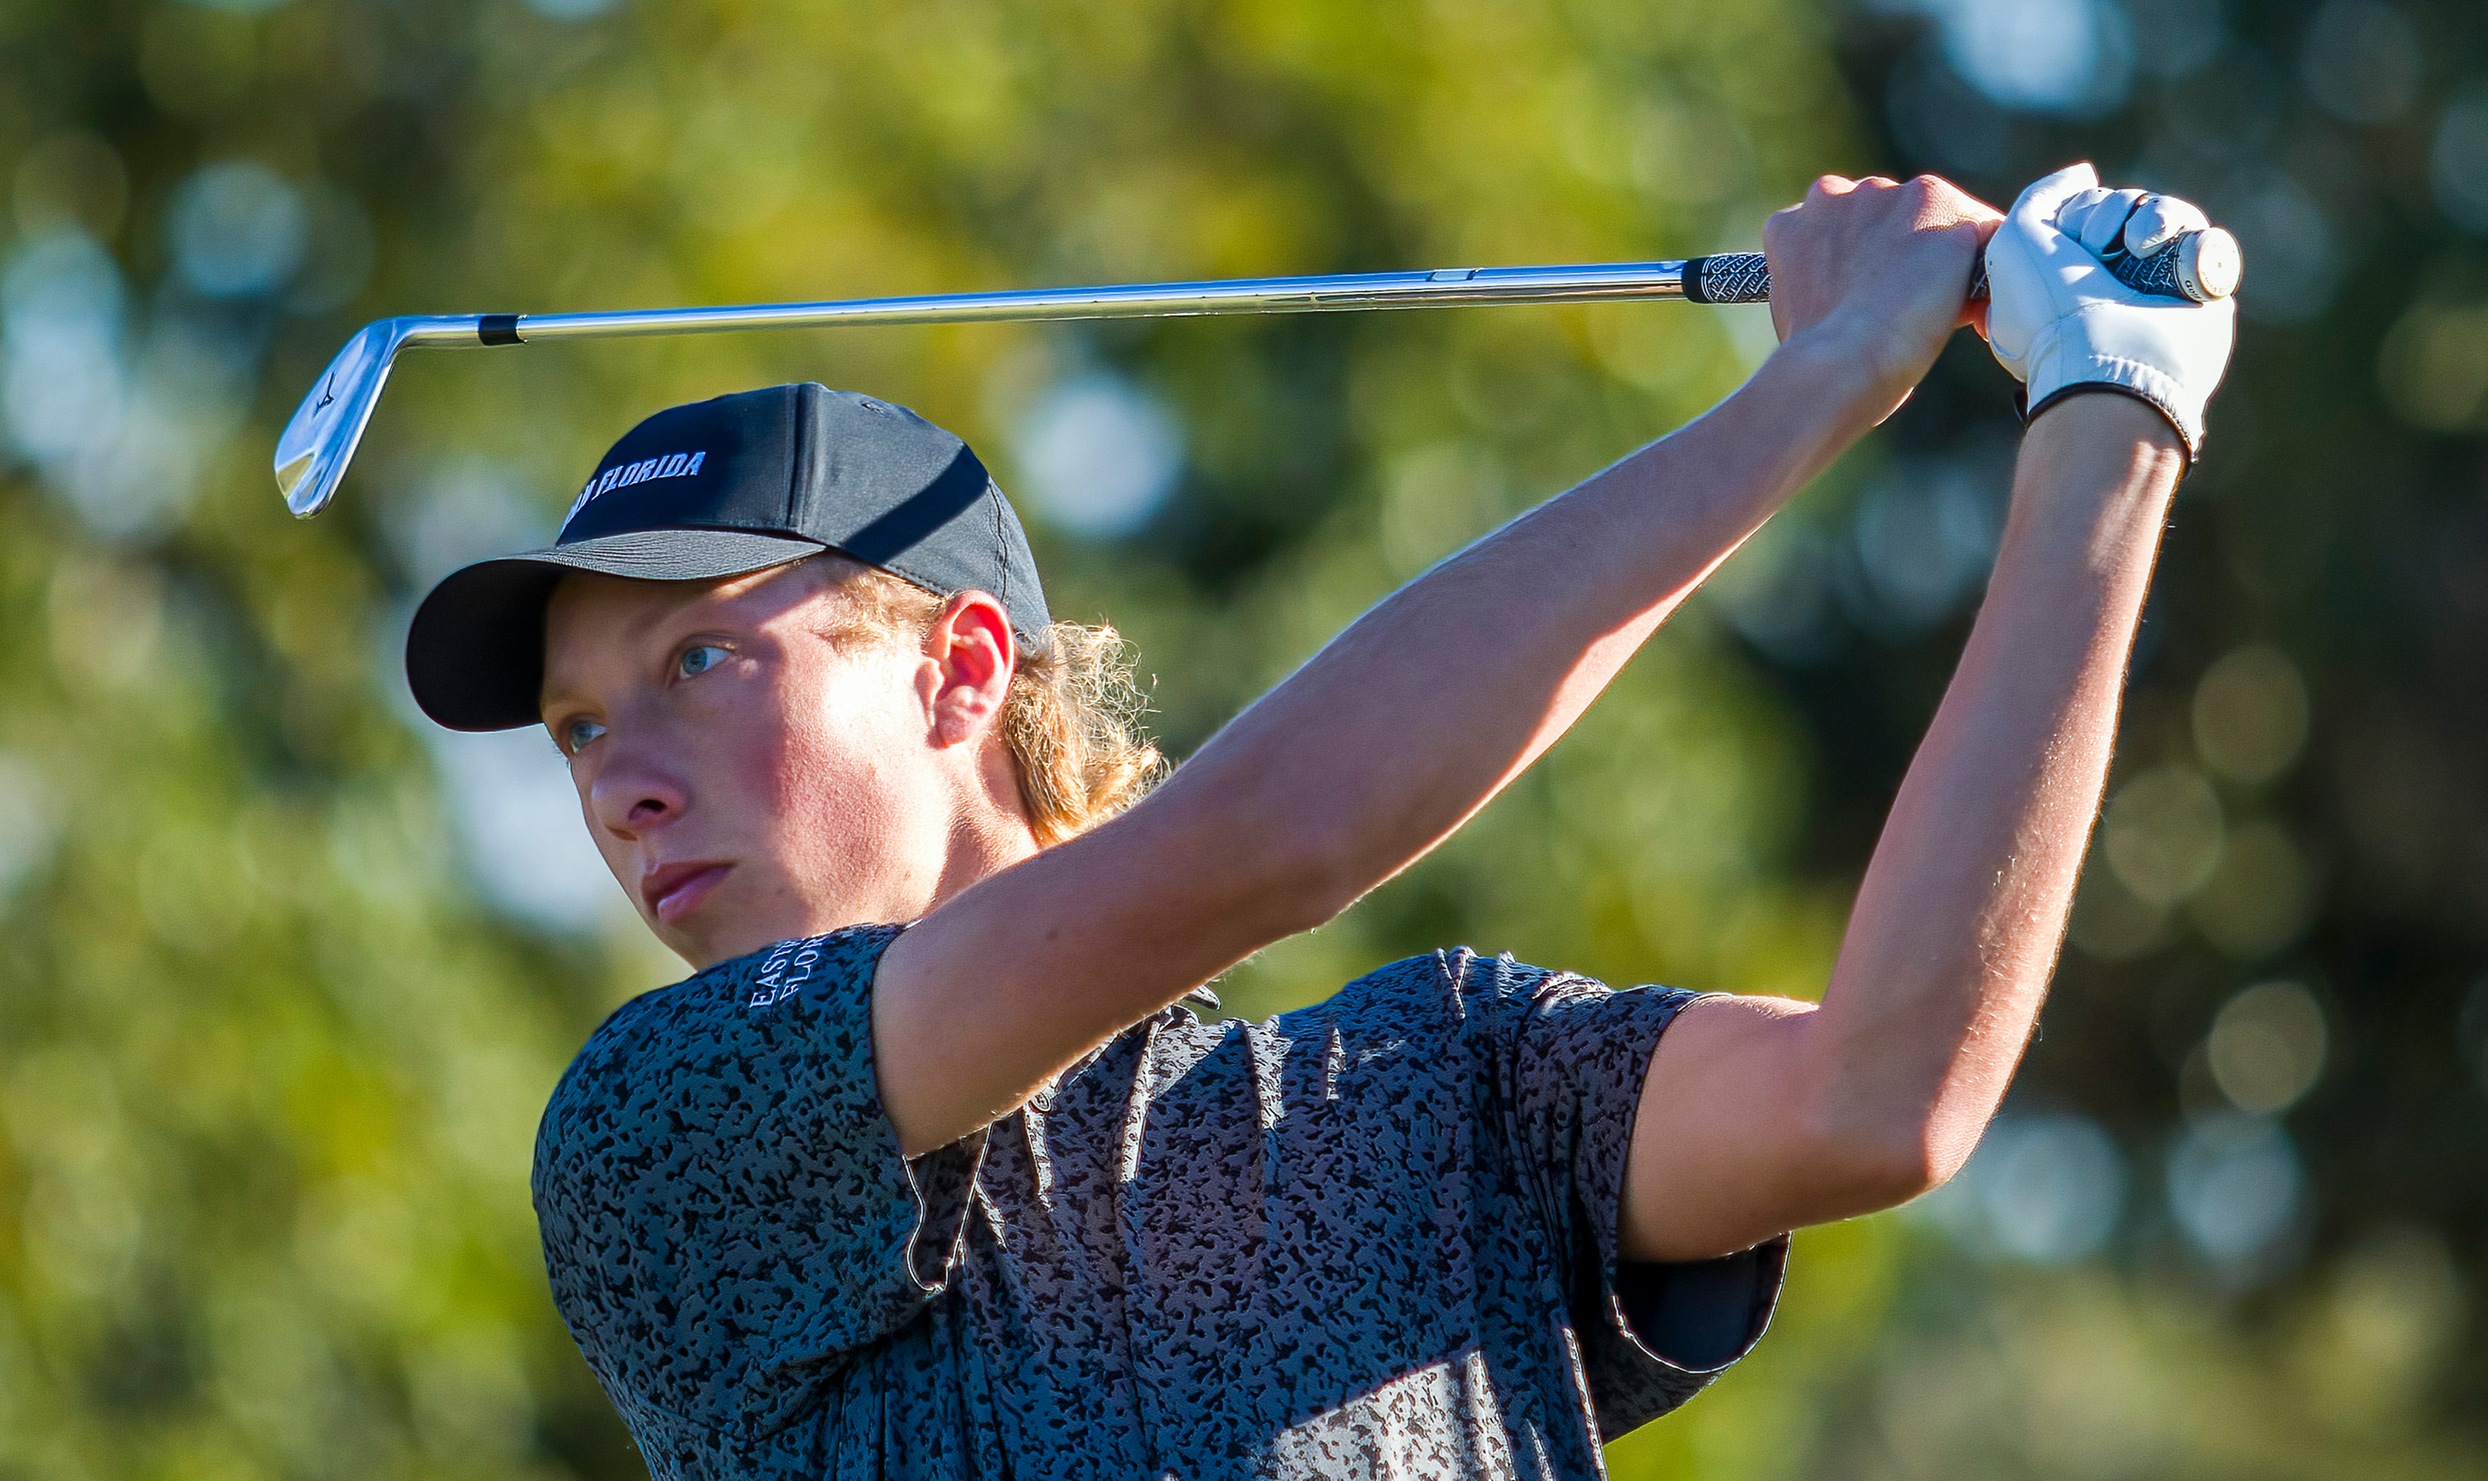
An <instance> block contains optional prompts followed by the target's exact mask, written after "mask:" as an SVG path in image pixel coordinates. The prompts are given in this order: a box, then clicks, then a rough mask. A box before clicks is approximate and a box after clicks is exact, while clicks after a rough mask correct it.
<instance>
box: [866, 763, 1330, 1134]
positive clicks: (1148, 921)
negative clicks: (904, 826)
mask: <svg viewBox="0 0 2488 1481" xmlns="http://www.w3.org/2000/svg"><path fill="white" fill-rule="evenodd" d="M1187 783H1190V785H1187ZM1218 789H1219V783H1218V782H1217V781H1215V780H1214V779H1211V778H1206V777H1193V776H1191V775H1189V773H1188V772H1187V773H1178V774H1177V776H1176V777H1174V778H1172V779H1170V780H1169V781H1168V782H1167V783H1166V785H1165V786H1163V787H1161V788H1160V789H1159V790H1158V791H1157V792H1156V793H1155V794H1153V795H1152V796H1150V797H1149V798H1148V799H1147V800H1145V801H1144V802H1142V803H1141V804H1140V805H1139V806H1138V807H1135V808H1133V809H1132V810H1131V811H1130V812H1127V813H1125V814H1123V815H1122V816H1121V817H1118V818H1116V819H1114V820H1113V821H1111V822H1109V823H1107V824H1105V825H1104V826H1103V827H1101V828H1099V829H1097V830H1096V831H1094V832H1091V833H1086V834H1083V835H1081V836H1079V837H1077V838H1073V839H1071V840H1069V841H1067V842H1064V843H1061V844H1058V845H1056V846H1054V847H1053V848H1050V849H1047V850H1046V851H1045V852H1043V853H1041V854H1038V855H1036V856H1035V857H1033V858H1029V859H1026V860H1023V861H1021V862H1020V863H1018V864H1015V865H1013V866H1012V867H1010V868H1008V869H1005V870H1003V871H1001V872H1000V873H998V874H995V875H992V876H990V877H988V878H986V879H984V880H981V881H979V882H978V883H976V884H975V885H973V886H971V887H969V888H968V889H966V890H964V891H962V892H960V893H959V894H958V895H957V896H956V897H955V898H953V899H951V900H949V901H947V902H945V903H943V904H942V905H941V906H940V907H939V908H937V909H935V910H934V911H933V912H932V913H931V914H929V915H927V916H926V917H925V918H924V919H923V920H921V921H919V922H917V923H916V924H915V925H914V926H912V927H910V928H909V929H908V931H907V932H906V934H905V935H903V936H901V937H900V938H899V940H898V941H897V942H896V943H895V944H894V945H893V946H892V947H891V948H890V950H889V952H888V953H887V954H886V955H885V956H884V957H883V959H882V962H881V968H880V972H879V974H878V977H877V979H876V981H875V983H874V987H873V1003H872V1014H873V1020H872V1021H873V1037H874V1041H875V1052H874V1058H875V1061H876V1063H877V1066H878V1070H879V1076H880V1093H881V1101H882V1105H883V1107H884V1109H885V1110H886V1111H887V1113H888V1115H889V1118H890V1121H891V1123H892V1124H893V1125H894V1126H896V1127H897V1129H898V1133H899V1139H900V1141H901V1143H902V1144H903V1145H904V1146H905V1147H906V1149H907V1151H908V1152H909V1153H910V1154H911V1155H912V1154H915V1153H919V1152H923V1151H927V1150H930V1149H931V1148H934V1147H939V1146H945V1145H947V1144H949V1143H950V1142H953V1141H956V1140H957V1139H958V1138H960V1137H962V1136H965V1135H967V1134H968V1133H970V1132H972V1131H974V1130H975V1129H977V1128H978V1127H981V1126H984V1125H986V1124H988V1123H989V1122H991V1121H993V1120H995V1119H997V1118H998V1117H1001V1116H1004V1115H1007V1114H1009V1113H1010V1112H1011V1111H1012V1110H1014V1109H1016V1108H1017V1107H1018V1106H1019V1105H1021V1104H1022V1103H1023V1102H1025V1101H1026V1100H1027V1098H1028V1097H1029V1096H1030V1095H1031V1094H1033V1093H1035V1092H1036V1091H1037V1090H1038V1089H1039V1088H1040V1087H1042V1086H1043V1085H1044V1084H1045V1083H1046V1082H1047V1081H1048V1080H1050V1079H1051V1078H1052V1077H1053V1076H1054V1075H1056V1074H1058V1073H1060V1072H1061V1071H1062V1070H1063V1069H1064V1068H1065V1067H1066V1066H1068V1065H1070V1064H1071V1063H1073V1062H1074V1061H1076V1060H1077V1059H1079V1057H1080V1056H1081V1055H1083V1054H1085V1053H1087V1052H1088V1051H1089V1050H1091V1049H1093V1048H1095V1047H1096V1046H1097V1045H1099V1044H1101V1043H1103V1042H1104V1041H1105V1040H1107V1039H1109V1038H1111V1037H1113V1036H1114V1035H1115V1034H1117V1033H1119V1032H1121V1031H1122V1030H1123V1029H1125V1028H1128V1027H1130V1026H1131V1025H1132V1024H1134V1023H1137V1022H1138V1021H1140V1020H1141V1019H1143V1018H1145V1017H1147V1016H1148V1015H1149V1014H1151V1013H1153V1012H1155V1011H1157V1010H1158V1009H1160V1008H1162V1007H1165V1006H1166V1005H1167V1004H1169V1003H1171V1002H1173V1001H1175V1000H1176V999H1177V998H1179V997H1181V996H1182V995H1183V994H1184V993H1185V992H1186V991H1188V990H1190V989H1192V988H1194V987H1198V986H1199V985H1201V984H1202V983H1204V982H1207V981H1209V980H1210V979H1211V978H1213V977H1215V976H1217V975H1218V974H1219V973H1220V972H1223V971H1225V970H1226V969H1227V968H1228V967H1230V966H1233V965H1234V964H1235V963H1236V962H1238V961H1240V960H1242V959H1243V958H1244V957H1246V956H1248V955H1250V954H1251V953H1252V952H1254V951H1257V950H1259V949H1261V948H1262V947H1263V946H1266V945H1268V944H1269V943H1270V942H1272V941H1275V940H1278V939H1280V938H1282V937H1284V936H1286V935H1289V934H1291V933H1292V932H1294V931H1297V930H1300V929H1304V928H1305V927H1308V926H1311V925H1315V924H1318V923H1319V919H1318V918H1307V916H1308V914H1310V913H1311V911H1310V909H1309V907H1308V906H1307V905H1306V904H1305V903H1304V900H1305V898H1306V894H1307V892H1305V891H1303V890H1298V889H1291V888H1289V887H1288V886H1287V885H1286V883H1285V880H1284V876H1285V875H1286V874H1287V873H1288V860H1289V858H1290V857H1291V854H1292V852H1293V846H1292V844H1291V843H1290V841H1289V840H1287V839H1285V838H1282V837H1277V836H1274V835H1275V834H1276V833H1277V831H1278V828H1279V826H1280V825H1278V824H1277V823H1275V822H1273V821H1272V820H1271V816H1270V815H1271V814H1274V813H1275V812H1276V811H1277V810H1276V809H1274V808H1269V809H1261V810H1259V811H1260V812H1261V813H1262V815H1263V816H1262V820H1261V824H1260V828H1261V831H1259V832H1256V825H1255V824H1254V823H1253V822H1252V821H1250V820H1249V819H1248V818H1246V817H1245V816H1244V815H1245V814H1246V813H1248V812H1249V811H1251V810H1250V809H1244V808H1237V807H1233V806H1229V805H1227V800H1226V799H1225V798H1222V797H1220V796H1219V795H1218ZM1210 838H1216V839H1218V841H1219V842H1218V846H1216V847H1210V846H1206V844H1205V842H1204V841H1205V840H1207V839H1210Z"/></svg>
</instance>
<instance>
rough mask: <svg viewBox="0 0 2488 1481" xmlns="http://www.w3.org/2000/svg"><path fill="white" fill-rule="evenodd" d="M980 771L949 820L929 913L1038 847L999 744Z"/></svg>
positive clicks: (1014, 775)
mask: <svg viewBox="0 0 2488 1481" xmlns="http://www.w3.org/2000/svg"><path fill="white" fill-rule="evenodd" d="M978 770H979V776H978V782H979V783H980V784H981V785H979V786H977V787H976V788H975V789H974V790H973V791H972V792H971V793H970V794H969V795H968V796H967V797H966V798H965V799H964V800H963V804H962V806H961V807H960V809H959V811H958V814H957V816H956V817H954V818H953V819H952V821H951V826H950V843H949V848H948V850H947V854H946V857H945V858H944V859H943V862H942V873H941V878H940V880H939V882H938V883H936V884H935V886H934V890H933V899H932V902H931V903H930V904H928V905H927V906H926V907H925V911H926V913H927V914H930V913H931V912H932V911H934V910H936V909H939V908H940V907H941V906H942V905H943V904H944V903H945V902H946V901H948V900H950V899H951V898H952V897H954V896H956V895H957V894H958V893H959V892H960V891H962V890H964V889H966V888H967V887H968V886H970V885H972V884H975V883H976V882H977V881H978V880H980V879H983V878H985V877H986V876H987V875H991V874H999V873H1001V872H1002V871H1003V870H1005V869H1008V868H1010V867H1011V866H1012V865H1013V864H1016V863H1018V862H1019V861H1020V860H1022V859H1027V858H1032V857H1034V856H1035V855H1036V854H1037V852H1038V847H1037V836H1036V833H1035V832H1034V831H1033V830H1032V829H1031V828H1030V827H1029V825H1028V815H1027V810H1026V806H1025V804H1024V803H1022V802H1021V800H1020V795H1019V772H1018V769H1017V768H1016V767H1015V766H1013V765H1012V763H1011V760H1010V757H1009V756H1008V755H1007V754H1005V753H1003V752H1002V751H1001V748H1000V747H998V746H997V747H995V748H994V750H993V751H992V752H991V753H989V754H988V755H987V756H986V757H985V764H984V765H983V766H981V767H980V768H979V769H978Z"/></svg>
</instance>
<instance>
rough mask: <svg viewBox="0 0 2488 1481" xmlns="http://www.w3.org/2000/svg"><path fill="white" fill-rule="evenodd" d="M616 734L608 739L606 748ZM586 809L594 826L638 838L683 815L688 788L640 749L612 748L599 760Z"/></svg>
mask: <svg viewBox="0 0 2488 1481" xmlns="http://www.w3.org/2000/svg"><path fill="white" fill-rule="evenodd" d="M620 739H621V738H620V737H619V736H610V735H609V736H607V737H606V741H607V743H608V744H611V743H613V742H616V741H619V740H620ZM599 760H600V761H601V763H602V764H601V765H599V766H598V767H597V769H596V775H595V777H594V779H593V780H591V781H590V782H589V784H588V789H587V806H588V812H589V814H590V815H591V816H592V817H594V818H595V820H596V822H597V825H598V826H600V827H602V828H603V829H604V830H605V831H606V832H608V833H611V834H613V835H614V836H615V837H617V838H640V837H644V836H645V835H647V834H648V833H649V832H650V831H652V830H654V829H657V828H661V827H663V826H665V825H666V824H667V823H669V822H672V821H673V820H674V819H675V818H678V817H680V816H682V813H683V810H684V809H685V808H686V807H688V806H689V805H690V802H691V797H690V793H689V790H688V789H687V788H686V787H684V785H683V783H682V779H681V778H680V777H679V776H677V775H675V774H674V772H673V771H672V769H671V768H668V767H666V766H664V765H663V764H662V763H661V762H659V761H658V760H657V758H656V757H654V756H652V755H650V754H649V753H648V751H647V750H646V749H645V748H644V747H640V746H634V745H630V744H628V743H623V744H616V745H614V746H613V749H612V750H610V751H608V752H607V753H606V754H605V755H604V756H602V757H600V758H599Z"/></svg>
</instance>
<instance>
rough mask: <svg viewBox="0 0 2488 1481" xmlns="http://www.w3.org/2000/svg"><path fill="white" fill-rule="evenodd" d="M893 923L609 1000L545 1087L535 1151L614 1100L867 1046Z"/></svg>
mask: <svg viewBox="0 0 2488 1481" xmlns="http://www.w3.org/2000/svg"><path fill="white" fill-rule="evenodd" d="M902 929H903V928H902V927H898V926H880V925H873V926H853V927H849V928H847V929H845V930H840V931H832V932H830V933H828V934H826V935H821V936H812V937H805V938H802V939H798V940H792V941H781V942H778V943H776V944H775V945H772V946H768V947H764V948H762V949H761V950H759V951H755V952H753V953H751V954H750V955H748V956H742V957H737V958H735V959H734V960H732V961H727V962H720V963H718V964H717V965H716V966H713V967H710V968H708V969H707V970H705V971H702V972H700V973H697V974H696V975H694V976H691V977H687V978H685V979H683V980H682V981H680V982H677V983H675V984H673V985H672V986H670V987H661V988H657V989H656V990H654V991H652V992H645V993H642V994H640V995H639V996H638V997H635V998H633V999H631V1000H630V1001H629V1002H627V1003H624V1004H623V1005H622V1006H621V1007H619V1008H617V1009H615V1010H614V1011H613V1013H612V1014H611V1015H610V1016H608V1017H607V1018H606V1019H605V1021H604V1022H603V1023H602V1024H600V1025H599V1026H598V1027H597V1029H596V1031H595V1032H594V1033H592V1034H590V1035H589V1036H588V1040H587V1043H586V1044H585V1045H583V1046H581V1048H580V1050H579V1052H578V1054H577V1055H576V1056H575V1057H574V1058H573V1059H572V1060H571V1062H570V1067H569V1068H568V1069H567V1070H565V1071H564V1072H563V1073H562V1077H561V1079H560V1081H559V1082H558V1083H557V1084H556V1085H555V1086H554V1088H553V1094H552V1098H551V1100H550V1102H549V1103H548V1104H547V1105H546V1107H545V1113H544V1120H543V1124H542V1125H541V1127H540V1128H539V1129H538V1133H537V1152H538V1160H539V1162H541V1161H542V1160H543V1158H544V1155H545V1153H546V1152H547V1151H548V1150H550V1149H551V1148H553V1147H555V1146H557V1145H558V1144H559V1143H560V1142H561V1141H562V1140H563V1139H564V1138H565V1136H566V1135H568V1134H570V1133H572V1132H574V1131H578V1130H584V1131H587V1132H589V1133H591V1134H594V1133H598V1132H602V1131H609V1130H610V1129H611V1126H612V1122H613V1120H614V1118H615V1116H616V1115H617V1113H619V1112H620V1110H621V1109H622V1107H623V1106H624V1105H625V1104H626V1103H628V1102H630V1101H633V1100H637V1099H642V1098H646V1097H648V1096H650V1095H663V1094H666V1093H668V1092H669V1091H670V1092H673V1093H679V1092H681V1091H682V1090H683V1089H684V1088H685V1087H686V1086H687V1085H693V1084H698V1085H706V1086H710V1087H716V1088H723V1089H727V1090H728V1091H729V1093H731V1087H732V1086H734V1085H735V1084H737V1083H738V1082H745V1081H749V1080H751V1079H754V1078H757V1077H759V1076H760V1075H761V1074H762V1073H764V1070H765V1065H766V1063H767V1062H768V1061H769V1060H771V1059H774V1058H776V1057H778V1056H779V1055H781V1054H783V1053H785V1052H787V1051H789V1050H796V1051H798V1052H800V1053H802V1054H803V1055H805V1056H806V1057H808V1058H815V1059H818V1058H822V1057H827V1058H832V1059H838V1058H852V1059H855V1060H857V1061H858V1062H867V1061H869V1057H870V1054H871V1014H870V1011H869V1003H870V998H871V991H872V974H873V971H874V969H875V968H876V967H877V966H878V965H879V963H880V960H881V953H882V952H883V951H884V950H885V949H887V947H888V946H889V944H890V942H891V941H893V940H895V939H896V938H897V936H898V934H899V932H900V931H901V930H902Z"/></svg>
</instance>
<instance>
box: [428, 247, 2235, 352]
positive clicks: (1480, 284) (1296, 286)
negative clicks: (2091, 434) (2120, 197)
mask: <svg viewBox="0 0 2488 1481" xmlns="http://www.w3.org/2000/svg"><path fill="white" fill-rule="evenodd" d="M2183 244H2184V239H2180V240H2179V241H2175V242H2171V243H2169V244H2168V246H2166V247H2165V248H2163V249H2161V250H2159V251H2156V252H2153V253H2152V254H2150V255H2149V256H2147V257H2119V258H2117V259H2116V260H2114V261H2112V262H2111V263H2110V264H2109V267H2110V270H2111V271H2112V272H2114V273H2116V275H2117V276H2118V277H2119V278H2122V279H2124V280H2125V281H2126V282H2128V283H2130V284H2132V285H2133V286H2134V287H2136V288H2139V289H2142V290H2143V291H2145V292H2159V293H2169V294H2173V295H2178V296H2188V295H2187V294H2186V290H2185V289H2184V288H2183V287H2182V286H2181V285H2180V283H2179V280H2178V278H2177V276H2176V270H2175V265H2176V263H2177V262H2178V260H2179V255H2180V248H2181V246H2182V245H2183ZM1969 296H1970V297H1971V298H1973V299H1983V298H1985V297H1986V296H1987V270H1986V263H1985V262H1984V261H1983V260H1982V261H1980V262H1979V263H1978V264H1977V265H1976V267H1975V269H1974V270H1973V272H1972V274H1971V278H1970V283H1969ZM1647 298H1682V299H1688V300H1691V301H1692V302H1695V303H1767V302H1769V301H1770V298H1771V270H1770V267H1769V265H1768V264H1767V263H1766V262H1765V261H1764V259H1763V255H1762V254H1761V253H1759V252H1723V253H1719V254H1717V255H1715V256H1710V257H1694V258H1689V259H1686V260H1683V261H1677V262H1605V263H1588V264H1582V265H1578V266H1571V267H1462V268H1442V269H1438V270H1436V271H1433V272H1392V273H1341V274H1335V275H1331V276H1326V277H1298V278H1227V279H1220V280H1215V281H1210V282H1197V283H1125V284H1115V285H1110V286H1105V287H1095V288H1025V289H1012V290H1006V291H1003V292H999V293H938V294H924V295H915V296H908V297H899V298H851V299H832V300H828V301H825V302H818V303H763V304H742V305H733V306H727V307H719V308H689V309H623V310H617V311H613V312H605V313H573V314H478V315H475V316H474V320H473V322H474V328H473V330H472V333H473V334H474V337H475V342H476V343H480V344H487V345H500V344H535V343H545V342H549V341H554V340H564V339H616V338H622V337H626V336H630V335H639V334H696V333H702V332H713V331H721V330H737V329H796V328H817V327H826V326H831V325H862V324H885V325H897V324H973V323H980V322H996V321H1003V320H1015V321H1030V320H1048V319H1054V320H1060V319H1163V318H1189V317H1199V316H1204V315H1214V314H1291V313H1294V314H1301V313H1325V312H1331V313H1337V312H1345V311H1350V310H1369V309H1401V308H1453V307H1463V306H1476V305H1483V304H1526V303H1618V302H1629V301H1631V300H1634V299H1647ZM443 328H444V330H445V331H446V332H444V333H442V334H440V335H439V336H438V337H435V336H434V335H430V334H425V335H421V336H418V337H416V338H414V339H412V340H410V341H409V342H410V343H434V344H438V343H449V342H454V341H455V340H457V339H460V338H463V337H464V333H465V332H466V331H465V330H464V329H463V328H460V329H454V330H453V329H448V327H447V326H443Z"/></svg>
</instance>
